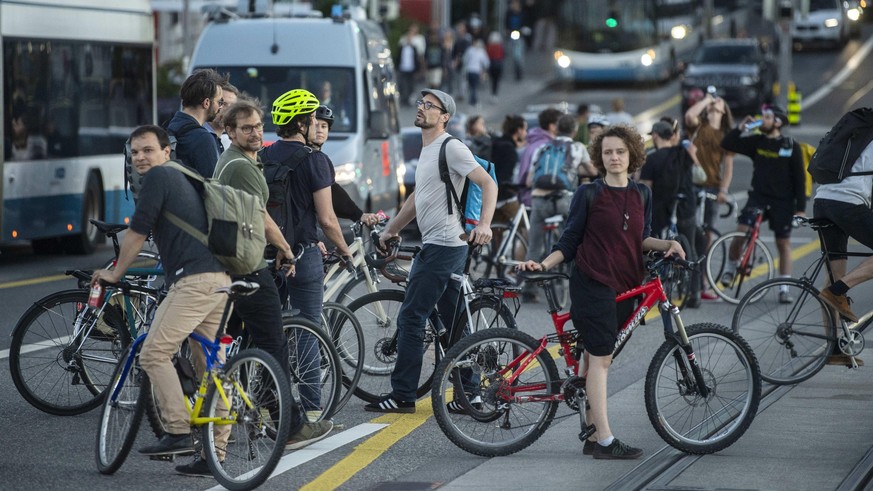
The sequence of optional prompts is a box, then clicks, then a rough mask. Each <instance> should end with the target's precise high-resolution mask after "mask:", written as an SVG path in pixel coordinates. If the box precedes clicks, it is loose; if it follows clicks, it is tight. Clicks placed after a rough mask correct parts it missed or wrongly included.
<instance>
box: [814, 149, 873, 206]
mask: <svg viewBox="0 0 873 491" xmlns="http://www.w3.org/2000/svg"><path fill="white" fill-rule="evenodd" d="M870 171H873V142H871V143H870V144H869V145H867V147H866V148H865V149H864V151H863V152H861V155H860V156H859V157H858V160H856V161H855V163H854V164H853V165H852V172H870ZM871 194H873V177H871V176H849V177H847V178H845V179H843V180H842V181H840V182H835V183H833V184H822V185H820V186H819V187H818V190H817V191H816V192H815V199H819V198H821V199H831V200H834V201H842V202H843V203H849V204H853V205H864V206H866V207H868V208H870V200H871Z"/></svg>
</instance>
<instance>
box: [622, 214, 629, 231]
mask: <svg viewBox="0 0 873 491" xmlns="http://www.w3.org/2000/svg"><path fill="white" fill-rule="evenodd" d="M628 218H630V217H629V216H628V214H627V213H625V214H624V223H623V224H622V225H621V229H622V230H627V219H628Z"/></svg>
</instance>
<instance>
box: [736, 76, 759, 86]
mask: <svg viewBox="0 0 873 491" xmlns="http://www.w3.org/2000/svg"><path fill="white" fill-rule="evenodd" d="M756 83H758V77H756V76H753V75H743V76H742V77H740V84H742V85H755V84H756Z"/></svg>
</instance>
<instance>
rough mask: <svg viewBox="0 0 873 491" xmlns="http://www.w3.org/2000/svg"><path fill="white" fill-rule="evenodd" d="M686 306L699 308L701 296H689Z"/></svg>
mask: <svg viewBox="0 0 873 491" xmlns="http://www.w3.org/2000/svg"><path fill="white" fill-rule="evenodd" d="M685 308H687V309H699V308H700V299H699V298H689V299H688V301H687V302H685Z"/></svg>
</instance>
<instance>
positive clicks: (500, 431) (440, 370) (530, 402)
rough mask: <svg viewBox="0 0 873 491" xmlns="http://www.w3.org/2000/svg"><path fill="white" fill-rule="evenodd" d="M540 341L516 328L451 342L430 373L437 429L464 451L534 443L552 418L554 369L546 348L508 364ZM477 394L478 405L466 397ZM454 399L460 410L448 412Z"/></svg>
mask: <svg viewBox="0 0 873 491" xmlns="http://www.w3.org/2000/svg"><path fill="white" fill-rule="evenodd" d="M539 345H540V342H539V341H537V340H536V339H534V338H533V337H531V336H530V335H528V334H525V333H523V332H520V331H518V330H516V329H487V330H485V331H480V332H477V333H475V334H471V335H469V336H467V337H465V338H464V339H462V340H460V341H459V342H458V344H456V345H454V346H453V347H452V348H451V349H450V350H449V351H448V353H446V356H445V358H443V360H442V361H441V362H440V364H439V366H438V367H437V370H436V372H435V383H434V386H433V390H432V392H431V398H432V399H431V403H432V405H433V413H434V417H435V419H436V421H437V424H438V425H439V427H440V429H441V430H442V432H443V433H445V435H446V436H447V437H448V438H449V440H451V441H452V443H454V444H455V445H457V446H458V447H460V448H461V449H463V450H466V451H467V452H470V453H472V454H476V455H482V456H485V457H496V456H502V455H510V454H513V453H515V452H518V451H520V450H522V449H524V448H526V447H527V446H529V445H530V444H532V443H533V442H535V441H536V440H537V439H538V438H539V437H540V436H541V435H542V434H543V433H544V432H545V431H546V429H548V427H549V425H551V423H552V419H553V418H554V416H555V411H557V409H558V402H557V401H556V400H551V396H555V395H557V393H558V388H559V387H560V379H559V377H558V368H557V367H556V366H555V361H554V360H553V359H552V357H551V355H550V354H549V353H548V351H545V350H544V351H542V352H540V354H539V355H538V356H537V357H536V359H535V360H527V358H523V359H521V360H520V361H522V362H525V361H533V363H529V364H526V363H520V364H514V363H513V361H517V360H518V358H519V357H520V356H522V355H530V354H531V353H532V352H533V351H534V350H536V349H537V348H538V347H539ZM476 395H479V396H480V397H481V398H482V404H481V407H475V406H473V405H472V404H471V402H470V399H471V396H476ZM459 399H460V401H461V405H462V407H464V408H465V409H466V413H465V414H459V413H453V412H450V411H449V408H448V407H447V404H448V403H450V402H452V401H458V400H459Z"/></svg>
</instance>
